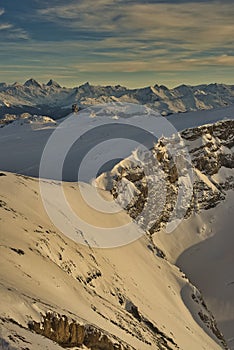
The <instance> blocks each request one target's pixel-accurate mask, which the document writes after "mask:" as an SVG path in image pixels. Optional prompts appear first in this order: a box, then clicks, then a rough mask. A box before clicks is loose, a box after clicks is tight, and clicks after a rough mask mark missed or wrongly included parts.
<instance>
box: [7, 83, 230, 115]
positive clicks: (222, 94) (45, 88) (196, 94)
mask: <svg viewBox="0 0 234 350" xmlns="http://www.w3.org/2000/svg"><path fill="white" fill-rule="evenodd" d="M108 102H124V103H126V102H128V103H136V104H141V105H147V106H148V107H150V108H152V109H154V110H157V111H160V113H162V114H163V115H168V114H171V113H177V112H188V111H196V110H203V109H204V110H205V109H213V108H218V107H227V106H231V105H233V104H234V87H233V85H225V84H209V85H206V84H203V85H198V86H190V85H180V86H178V87H176V88H173V89H168V88H167V87H166V86H163V85H157V84H156V85H154V86H148V87H144V88H139V89H129V88H126V87H124V86H120V85H116V86H93V85H90V84H89V83H85V84H83V85H80V86H78V87H74V88H66V87H61V86H60V85H59V84H58V83H57V82H55V81H54V80H52V79H51V80H50V81H49V82H48V83H47V84H42V83H39V82H37V81H36V80H35V79H32V78H31V79H29V80H27V81H26V82H25V83H24V84H19V83H17V82H16V83H14V84H12V85H9V84H6V83H0V118H3V117H4V116H5V115H6V114H13V115H19V114H21V113H23V112H28V113H31V114H40V115H47V116H50V117H52V118H54V119H57V118H60V117H63V116H65V115H67V114H68V113H69V112H70V111H71V106H72V104H74V103H78V104H79V108H85V107H87V106H92V105H96V104H103V103H108Z"/></svg>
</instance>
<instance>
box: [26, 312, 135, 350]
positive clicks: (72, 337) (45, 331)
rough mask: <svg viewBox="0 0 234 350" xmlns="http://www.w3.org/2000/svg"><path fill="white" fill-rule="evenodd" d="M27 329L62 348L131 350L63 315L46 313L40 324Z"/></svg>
mask: <svg viewBox="0 0 234 350" xmlns="http://www.w3.org/2000/svg"><path fill="white" fill-rule="evenodd" d="M29 329H30V330H31V331H34V332H36V333H37V334H40V335H43V336H44V337H46V338H49V339H51V340H53V341H55V342H56V343H58V344H59V345H61V346H62V347H64V348H73V347H75V346H77V347H80V346H81V345H85V346H87V347H88V348H89V349H91V350H131V348H130V347H129V346H124V345H122V344H120V342H118V341H117V340H115V339H112V338H111V337H110V336H109V335H108V334H105V333H104V331H102V330H100V329H98V328H96V327H94V326H93V325H81V324H79V323H78V322H76V321H74V320H69V319H68V318H67V316H65V315H58V314H54V313H50V312H48V313H46V315H45V316H44V317H43V320H42V322H41V323H40V322H35V321H33V322H31V323H30V324H29Z"/></svg>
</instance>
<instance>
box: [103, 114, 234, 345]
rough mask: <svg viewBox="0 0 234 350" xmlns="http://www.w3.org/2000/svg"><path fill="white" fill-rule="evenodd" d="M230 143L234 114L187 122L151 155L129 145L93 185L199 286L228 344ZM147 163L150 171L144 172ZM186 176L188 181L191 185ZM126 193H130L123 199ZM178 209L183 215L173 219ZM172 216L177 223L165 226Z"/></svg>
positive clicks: (233, 146)
mask: <svg viewBox="0 0 234 350" xmlns="http://www.w3.org/2000/svg"><path fill="white" fill-rule="evenodd" d="M184 147H186V148H187V149H188V151H189V156H190V157H189V159H188V157H187V156H188V155H187V154H184ZM233 151H234V121H233V120H225V121H220V122H218V123H215V124H209V125H204V126H200V127H197V128H193V129H186V130H184V131H182V132H181V133H180V137H178V135H177V136H176V135H175V136H173V137H172V138H162V139H160V140H159V142H158V143H157V144H156V145H155V147H154V148H153V149H152V153H151V156H149V154H148V152H147V153H145V154H141V155H140V157H139V154H138V153H137V152H134V153H133V154H132V155H131V156H130V157H128V158H127V159H125V160H123V161H121V162H120V163H119V164H117V165H116V166H115V167H114V168H113V169H112V170H111V171H110V172H108V173H104V174H102V175H101V176H100V177H99V178H98V179H96V185H97V186H98V187H100V188H103V189H104V188H106V189H109V190H110V191H111V192H112V195H113V196H114V198H116V200H117V201H118V203H119V204H120V205H121V206H122V207H124V208H125V210H126V211H127V212H128V213H129V215H130V216H131V217H132V218H133V219H135V221H136V222H137V223H138V224H139V225H140V226H141V227H142V228H143V229H145V230H148V231H149V232H150V233H151V235H152V237H153V241H154V243H155V244H156V245H157V247H158V248H159V250H158V252H159V254H160V255H161V256H167V257H168V258H169V260H170V261H171V262H176V263H177V265H178V266H180V267H181V268H182V270H183V271H185V272H186V274H187V276H189V278H190V279H191V280H192V281H193V282H194V283H195V285H196V286H197V287H199V288H200V289H201V290H202V293H203V294H204V296H205V300H206V301H207V302H208V306H209V307H210V308H211V309H212V311H213V312H214V315H215V317H216V320H217V321H218V325H219V326H220V328H221V329H222V331H223V333H224V335H225V337H226V339H227V340H228V343H229V346H230V348H231V349H234V342H233V329H234V321H233V310H234V293H233V289H232V286H233V277H232V272H231V271H230V263H231V262H232V261H233V251H232V248H231V246H232V244H233V229H232V227H233V223H234V222H233V217H232V213H233V205H234V204H233V189H234V153H233ZM142 164H144V166H142ZM148 168H149V169H151V172H150V175H148V174H147V172H145V169H148ZM191 170H192V171H191ZM162 172H163V174H164V177H162ZM188 180H191V181H192V187H191V191H189V185H188ZM126 193H129V195H128V194H127V195H126ZM181 193H182V194H181ZM180 196H181V197H182V199H181V200H179V201H178V198H179V197H180ZM126 198H130V200H128V202H127V203H126ZM145 207H147V211H146V212H145V211H144V209H143V208H145ZM175 208H176V211H175ZM183 217H185V218H186V220H185V221H183V220H182V223H180V225H179V226H178V227H177V221H178V220H179V221H180V220H181V219H182V218H183ZM173 223H174V224H176V225H174V226H175V227H177V228H176V230H174V231H173V234H171V235H168V234H166V232H167V231H168V227H169V228H170V225H173ZM169 232H170V231H169ZM230 245H231V246H230Z"/></svg>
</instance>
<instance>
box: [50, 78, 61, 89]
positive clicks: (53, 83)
mask: <svg viewBox="0 0 234 350" xmlns="http://www.w3.org/2000/svg"><path fill="white" fill-rule="evenodd" d="M46 85H47V86H54V87H57V88H61V86H60V85H59V83H57V82H56V81H55V80H53V79H50V80H49V81H48V83H47V84H46Z"/></svg>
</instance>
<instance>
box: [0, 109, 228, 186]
mask: <svg viewBox="0 0 234 350" xmlns="http://www.w3.org/2000/svg"><path fill="white" fill-rule="evenodd" d="M133 106H136V105H133ZM85 111H86V110H84V111H83V112H81V113H80V114H79V117H80V119H79V130H81V131H82V130H85V128H88V129H89V128H90V129H91V128H93V126H94V125H95V123H103V124H105V123H108V122H109V123H113V121H114V120H113V118H112V117H108V116H107V115H104V116H96V117H95V118H94V117H93V115H92V113H88V112H89V111H88V110H87V113H86V112H85ZM138 112H139V111H138ZM70 116H71V115H70ZM68 117H69V116H68ZM153 117H154V116H153ZM233 117H234V108H233V107H227V108H223V109H217V110H213V111H197V112H191V113H180V114H178V115H172V116H169V117H167V119H165V123H164V124H165V125H166V126H167V124H166V121H167V120H168V121H169V122H170V123H171V126H174V128H175V129H174V130H179V131H181V130H183V129H185V128H188V127H197V126H200V125H203V124H208V123H214V122H216V121H219V120H225V119H226V118H228V119H233ZM74 118H76V116H74ZM135 118H136V119H135V121H134V119H131V120H132V122H131V123H132V124H134V123H135V122H137V123H138V124H141V125H143V126H147V125H148V128H153V129H152V130H156V131H157V130H158V125H157V120H156V123H155V125H153V126H152V125H150V123H149V119H148V118H147V117H146V116H145V115H136V116H135ZM65 119H66V118H63V119H60V120H57V121H56V122H55V121H54V120H52V119H50V118H49V117H40V116H37V117H36V116H30V115H29V114H27V113H24V114H22V116H21V117H20V118H17V119H16V120H15V119H13V122H12V119H10V120H9V119H7V120H6V122H5V124H2V125H1V124H0V149H1V152H0V164H1V169H2V170H6V171H11V172H16V173H21V174H24V175H29V176H37V177H38V175H39V164H40V160H41V156H42V152H43V149H44V147H45V145H46V142H47V141H48V139H49V137H50V136H51V134H52V133H53V132H54V131H55V129H56V128H57V126H59V127H60V128H61V127H62V125H63V124H61V123H62V122H63V121H64V120H65ZM14 120H15V121H14ZM122 120H123V119H121V117H119V118H118V121H119V122H121V121H122ZM123 121H124V120H123ZM1 126H2V127H1ZM77 127H78V126H77ZM169 129H173V128H172V127H171V128H169ZM129 133H130V130H129V129H127V128H126V130H124V129H123V130H121V137H122V138H129V137H130V135H129ZM131 133H132V135H131V137H132V139H134V137H135V138H136V139H137V140H138V141H139V142H142V141H143V142H144V140H145V134H144V133H143V132H142V131H140V132H139V130H136V129H133V130H132V131H131ZM159 136H161V134H160V135H159ZM115 137H120V135H119V131H118V128H116V130H115V129H113V128H112V129H109V130H108V129H99V130H98V129H96V131H95V134H91V135H90V136H89V135H86V137H85V139H81V140H80V143H79V144H76V143H75V144H74V146H73V148H72V150H71V152H70V157H69V158H68V159H67V163H66V164H67V166H66V169H65V170H64V174H63V175H64V179H65V180H66V181H76V180H77V164H78V163H79V162H80V161H81V160H82V158H83V156H84V155H85V154H86V153H87V151H88V150H89V147H90V145H91V144H92V143H94V142H96V143H97V144H98V142H100V141H101V140H106V139H108V138H112V139H114V138H115ZM113 148H114V145H112V151H113ZM116 148H117V149H120V148H121V152H122V153H121V157H120V158H125V157H128V156H129V155H130V154H131V152H132V150H133V149H134V148H135V146H134V147H133V146H132V145H131V147H130V148H129V147H126V144H125V145H124V147H122V146H121V147H120V142H119V141H118V140H117V143H116ZM103 152H104V153H108V152H110V149H109V147H108V146H107V147H105V149H104V150H103ZM102 156H103V153H101V154H100V157H101V158H102ZM75 164H76V165H75ZM109 169H111V167H109ZM106 170H108V169H106ZM103 171H105V169H103ZM91 178H92V176H91V177H90V174H89V173H86V174H85V176H84V177H83V178H82V179H81V180H82V181H90V180H91Z"/></svg>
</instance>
